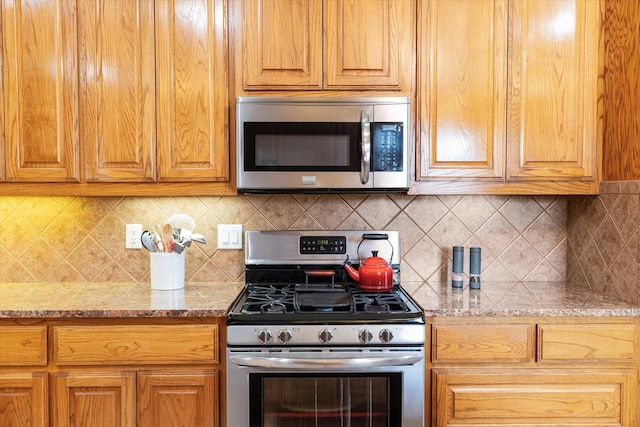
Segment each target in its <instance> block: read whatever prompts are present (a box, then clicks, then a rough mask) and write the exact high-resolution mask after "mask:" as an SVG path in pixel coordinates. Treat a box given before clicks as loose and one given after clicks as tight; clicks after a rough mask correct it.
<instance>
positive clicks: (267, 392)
mask: <svg viewBox="0 0 640 427" xmlns="http://www.w3.org/2000/svg"><path fill="white" fill-rule="evenodd" d="M249 378H250V379H249V387H250V393H249V394H250V427H294V426H295V427H325V426H326V427H340V426H349V427H365V426H367V427H393V426H400V425H402V410H401V408H402V374H400V373H379V374H378V373H376V374H362V375H354V374H345V375H344V376H343V375H339V374H327V375H322V374H295V375H293V374H291V375H287V374H250V376H249Z"/></svg>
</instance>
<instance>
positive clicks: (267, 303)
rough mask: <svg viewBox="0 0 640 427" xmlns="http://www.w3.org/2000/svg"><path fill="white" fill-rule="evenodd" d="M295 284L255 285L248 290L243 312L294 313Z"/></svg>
mask: <svg viewBox="0 0 640 427" xmlns="http://www.w3.org/2000/svg"><path fill="white" fill-rule="evenodd" d="M294 291H295V288H294V287H293V286H287V285H285V286H275V285H255V286H252V287H251V289H250V290H249V291H248V294H247V298H246V300H245V302H244V304H243V305H242V309H241V311H242V313H245V314H255V313H269V314H271V313H293V312H294V311H295V309H294V305H293V296H294V293H295V292H294Z"/></svg>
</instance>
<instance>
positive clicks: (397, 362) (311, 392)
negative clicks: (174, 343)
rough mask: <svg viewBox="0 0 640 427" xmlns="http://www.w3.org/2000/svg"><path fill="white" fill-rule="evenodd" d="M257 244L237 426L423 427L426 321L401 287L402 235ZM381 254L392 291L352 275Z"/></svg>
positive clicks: (233, 337)
mask: <svg viewBox="0 0 640 427" xmlns="http://www.w3.org/2000/svg"><path fill="white" fill-rule="evenodd" d="M364 233H367V234H369V235H371V234H373V235H376V236H378V237H379V238H377V239H365V240H363V239H362V236H363V234H364ZM245 243H246V246H245V258H246V259H245V262H246V284H245V288H244V290H243V292H242V293H241V294H240V295H239V296H238V297H237V298H236V300H235V301H234V303H233V304H232V305H231V307H230V309H229V314H228V317H227V353H226V356H227V357H226V360H227V426H228V427H276V426H278V427H287V426H296V427H311V426H313V427H321V426H331V427H335V426H349V427H360V426H368V427H423V425H424V415H423V411H424V381H425V377H424V375H425V374H424V372H425V371H424V364H425V354H424V344H425V321H424V315H423V311H422V309H421V308H420V307H419V306H418V305H417V304H416V303H415V302H414V301H413V300H412V299H411V297H410V296H409V295H408V294H407V293H406V292H405V291H404V289H403V288H402V286H401V283H400V247H399V235H398V233H397V232H389V231H385V232H376V231H373V232H371V231H368V232H362V231H266V232H247V233H246V242H245ZM373 251H379V254H380V257H383V258H385V259H390V261H391V266H392V268H393V281H394V284H393V288H392V289H391V290H390V291H387V292H377V293H375V292H374V293H371V292H366V291H362V290H361V289H360V288H359V286H358V285H357V284H356V283H354V282H352V281H350V280H349V276H348V275H347V274H346V272H345V269H344V263H345V261H347V260H349V261H350V262H352V263H353V265H354V267H356V268H357V267H358V266H359V262H360V260H361V259H365V258H367V257H368V256H370V255H371V253H372V252H373Z"/></svg>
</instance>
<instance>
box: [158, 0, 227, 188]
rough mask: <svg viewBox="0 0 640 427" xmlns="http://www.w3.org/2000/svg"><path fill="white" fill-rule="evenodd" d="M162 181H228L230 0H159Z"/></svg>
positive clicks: (159, 132)
mask: <svg viewBox="0 0 640 427" xmlns="http://www.w3.org/2000/svg"><path fill="white" fill-rule="evenodd" d="M155 7H156V61H157V63H156V78H157V80H156V93H157V132H158V135H157V139H158V174H159V175H158V176H159V180H160V181H228V180H229V155H230V154H229V141H228V139H229V138H228V131H227V126H228V119H227V103H228V102H227V100H228V95H227V89H228V80H227V49H226V46H227V39H226V38H227V31H226V28H227V23H226V22H227V19H226V8H225V2H224V0H213V1H211V0H175V1H171V2H169V1H158V2H156V5H155Z"/></svg>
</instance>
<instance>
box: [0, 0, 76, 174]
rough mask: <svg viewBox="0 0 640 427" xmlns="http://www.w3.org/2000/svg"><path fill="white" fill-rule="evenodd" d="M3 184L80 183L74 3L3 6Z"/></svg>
mask: <svg viewBox="0 0 640 427" xmlns="http://www.w3.org/2000/svg"><path fill="white" fill-rule="evenodd" d="M1 13H2V36H1V37H2V38H3V40H2V45H3V49H4V50H3V61H4V66H3V69H2V71H3V75H2V78H3V91H4V114H5V139H6V150H7V154H6V179H7V180H8V181H22V182H38V181H40V182H75V181H78V180H79V152H78V147H79V131H78V71H77V70H78V63H77V32H76V29H77V25H76V2H75V1H72V0H51V1H33V0H15V1H3V2H2V12H1Z"/></svg>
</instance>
